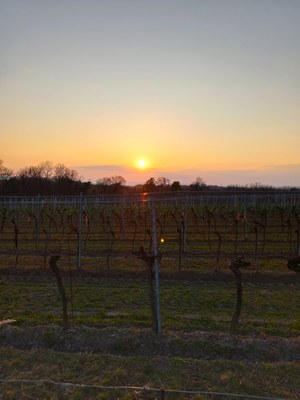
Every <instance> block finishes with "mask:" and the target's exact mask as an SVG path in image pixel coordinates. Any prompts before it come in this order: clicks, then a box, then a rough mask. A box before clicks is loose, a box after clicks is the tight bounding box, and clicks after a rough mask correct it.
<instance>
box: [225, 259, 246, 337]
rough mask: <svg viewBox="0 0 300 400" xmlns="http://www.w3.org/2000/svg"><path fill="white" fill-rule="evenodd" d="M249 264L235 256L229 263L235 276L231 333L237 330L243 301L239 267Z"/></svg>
mask: <svg viewBox="0 0 300 400" xmlns="http://www.w3.org/2000/svg"><path fill="white" fill-rule="evenodd" d="M249 265H250V262H248V261H244V260H243V257H239V258H236V259H234V260H231V263H230V265H229V267H230V269H231V271H232V272H233V274H234V277H235V284H236V306H235V311H234V313H233V316H232V320H231V326H230V330H231V332H232V333H236V332H237V330H238V323H239V318H240V314H241V309H242V302H243V285H242V273H241V271H240V268H245V267H248V266H249Z"/></svg>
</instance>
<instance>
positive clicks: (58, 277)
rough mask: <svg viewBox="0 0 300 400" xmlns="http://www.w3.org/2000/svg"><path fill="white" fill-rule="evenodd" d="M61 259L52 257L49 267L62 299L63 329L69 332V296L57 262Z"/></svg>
mask: <svg viewBox="0 0 300 400" xmlns="http://www.w3.org/2000/svg"><path fill="white" fill-rule="evenodd" d="M59 259H60V256H53V255H51V257H50V261H49V266H50V268H51V269H52V271H53V272H54V274H55V277H56V281H57V287H58V291H59V293H60V295H61V299H62V310H63V329H64V330H68V328H69V323H68V301H67V296H66V291H65V288H64V286H63V283H62V279H61V275H60V271H59V268H58V266H57V262H58V260H59Z"/></svg>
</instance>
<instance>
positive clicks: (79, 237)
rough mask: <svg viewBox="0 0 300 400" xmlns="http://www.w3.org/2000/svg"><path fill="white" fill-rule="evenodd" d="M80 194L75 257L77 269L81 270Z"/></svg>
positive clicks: (81, 205)
mask: <svg viewBox="0 0 300 400" xmlns="http://www.w3.org/2000/svg"><path fill="white" fill-rule="evenodd" d="M82 200H83V198H82V192H81V193H80V198H79V213H78V239H77V240H78V255H77V268H78V269H80V268H81V247H82V246H81V244H82V208H83V204H82Z"/></svg>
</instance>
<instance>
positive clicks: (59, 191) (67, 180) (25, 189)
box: [0, 159, 297, 196]
mask: <svg viewBox="0 0 300 400" xmlns="http://www.w3.org/2000/svg"><path fill="white" fill-rule="evenodd" d="M209 189H214V190H224V189H226V190H229V191H233V190H235V191H236V190H243V191H245V190H247V191H271V190H274V189H275V188H273V187H272V186H267V185H261V184H260V183H254V184H251V185H246V186H238V185H230V186H227V187H226V188H224V187H218V186H208V185H207V184H206V183H205V182H204V180H203V179H202V178H201V177H197V178H196V179H195V181H194V182H192V183H191V184H190V185H182V184H181V183H180V182H179V181H173V182H171V181H170V179H168V178H166V177H158V178H154V177H151V178H149V179H148V180H147V181H146V182H145V183H143V184H139V185H135V186H128V185H126V180H125V178H123V177H122V176H120V175H116V176H110V177H103V178H101V179H98V180H97V181H96V183H92V182H90V181H84V180H83V178H82V177H81V176H80V175H79V174H78V172H77V171H76V170H74V169H70V168H68V167H66V166H65V165H64V164H61V163H58V164H53V163H51V162H50V161H45V162H42V163H39V164H38V165H36V166H33V165H31V166H27V167H24V168H22V169H20V170H19V171H18V172H17V173H14V171H13V170H11V169H9V168H7V167H6V166H5V165H4V164H3V161H2V160H1V159H0V195H1V196H3V195H4V196H5V195H9V196H17V195H23V196H35V195H39V194H40V195H41V196H55V195H56V196H61V195H78V194H80V193H83V194H86V195H89V194H91V195H100V194H130V193H141V192H167V191H170V192H177V191H180V190H189V191H203V190H209ZM283 189H288V190H297V189H296V188H283ZM277 190H278V189H277Z"/></svg>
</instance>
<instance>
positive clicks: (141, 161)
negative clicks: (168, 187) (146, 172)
mask: <svg viewBox="0 0 300 400" xmlns="http://www.w3.org/2000/svg"><path fill="white" fill-rule="evenodd" d="M146 166H147V163H146V161H145V160H139V161H138V167H139V168H140V169H145V168H146Z"/></svg>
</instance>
